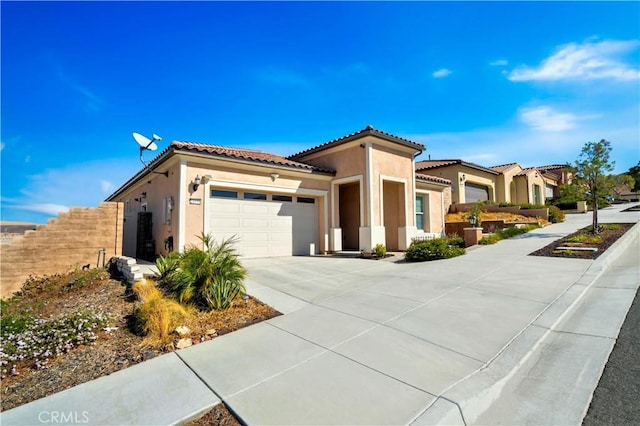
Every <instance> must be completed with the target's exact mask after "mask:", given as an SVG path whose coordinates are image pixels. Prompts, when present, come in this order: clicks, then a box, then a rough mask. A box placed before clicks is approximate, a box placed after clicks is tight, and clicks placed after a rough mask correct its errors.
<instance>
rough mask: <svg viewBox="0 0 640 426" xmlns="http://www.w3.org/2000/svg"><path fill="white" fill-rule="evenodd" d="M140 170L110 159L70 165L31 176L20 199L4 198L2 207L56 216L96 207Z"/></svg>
mask: <svg viewBox="0 0 640 426" xmlns="http://www.w3.org/2000/svg"><path fill="white" fill-rule="evenodd" d="M139 169H140V165H139V164H138V163H137V162H135V161H130V160H129V159H127V160H122V159H109V160H104V161H93V162H86V163H82V164H70V165H68V166H65V167H63V168H60V169H50V170H46V171H44V172H43V173H40V174H36V175H31V176H28V179H27V182H26V185H25V186H24V187H23V188H22V189H21V190H20V193H21V196H20V197H14V198H6V197H3V198H2V204H3V208H7V209H12V210H24V211H30V212H37V213H41V214H43V215H47V216H56V215H57V214H59V213H60V212H63V211H67V210H68V209H69V208H70V207H95V206H97V205H98V204H99V203H100V202H102V201H103V200H104V199H105V198H107V197H108V196H109V195H110V194H111V193H113V191H114V190H115V189H116V185H114V184H113V183H112V182H118V184H117V185H120V184H122V183H124V182H125V181H126V180H127V179H129V178H130V177H131V176H133V175H134V173H136V172H137V171H138V170H139Z"/></svg>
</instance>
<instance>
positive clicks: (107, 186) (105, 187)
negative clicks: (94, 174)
mask: <svg viewBox="0 0 640 426" xmlns="http://www.w3.org/2000/svg"><path fill="white" fill-rule="evenodd" d="M100 189H101V190H102V193H103V194H106V195H110V194H111V193H112V192H113V191H114V190H115V189H116V186H115V185H114V184H112V183H111V182H109V181H108V180H101V181H100Z"/></svg>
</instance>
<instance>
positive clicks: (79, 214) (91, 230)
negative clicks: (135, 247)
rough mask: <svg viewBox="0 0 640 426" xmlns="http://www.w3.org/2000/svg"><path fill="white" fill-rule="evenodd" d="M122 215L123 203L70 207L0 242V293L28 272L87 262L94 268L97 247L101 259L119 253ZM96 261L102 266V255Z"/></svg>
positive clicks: (65, 268) (3, 294) (19, 283)
mask: <svg viewBox="0 0 640 426" xmlns="http://www.w3.org/2000/svg"><path fill="white" fill-rule="evenodd" d="M123 219H124V204H123V203H115V202H108V203H107V202H105V203H101V204H100V205H99V206H98V207H95V208H86V207H73V208H71V209H70V210H69V211H68V212H65V213H60V214H59V215H58V217H57V218H55V219H50V220H49V222H48V223H47V224H46V225H38V227H37V228H36V230H35V231H27V232H26V233H25V234H24V236H23V237H22V238H15V239H14V240H13V241H11V242H10V243H6V244H1V245H0V296H1V297H2V298H6V297H9V296H11V294H13V293H15V292H16V291H18V290H19V289H20V287H22V284H23V283H24V281H25V280H26V279H27V278H28V277H29V276H30V275H33V276H42V275H52V274H56V273H63V272H67V271H69V270H71V269H73V268H75V267H82V266H83V265H87V264H89V265H90V266H91V267H92V268H95V267H96V266H97V263H98V251H99V250H100V249H104V252H105V254H104V258H105V261H108V260H109V259H110V258H112V257H114V256H119V255H121V254H122V226H123ZM99 263H100V266H102V255H100V260H99Z"/></svg>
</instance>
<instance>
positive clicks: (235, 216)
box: [207, 189, 318, 257]
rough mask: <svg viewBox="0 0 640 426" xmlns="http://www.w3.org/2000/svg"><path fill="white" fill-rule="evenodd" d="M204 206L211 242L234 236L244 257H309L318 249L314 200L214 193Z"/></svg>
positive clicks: (226, 191) (257, 194)
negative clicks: (211, 237)
mask: <svg viewBox="0 0 640 426" xmlns="http://www.w3.org/2000/svg"><path fill="white" fill-rule="evenodd" d="M207 204H208V212H207V214H208V218H209V232H210V233H211V234H212V236H213V238H215V240H216V241H221V240H222V239H226V238H229V237H231V236H233V235H236V236H237V237H238V242H237V244H236V247H237V248H238V251H239V253H240V255H241V256H243V257H271V256H291V255H309V254H310V253H314V254H315V252H316V250H317V248H318V241H317V240H318V209H317V203H316V200H315V199H314V198H309V197H296V196H290V195H277V194H275V195H272V194H265V193H255V192H242V191H229V190H215V189H213V190H211V191H210V199H209V202H208V203H207Z"/></svg>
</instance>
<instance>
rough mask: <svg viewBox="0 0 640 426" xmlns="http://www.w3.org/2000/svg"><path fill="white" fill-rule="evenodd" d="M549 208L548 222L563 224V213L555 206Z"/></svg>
mask: <svg viewBox="0 0 640 426" xmlns="http://www.w3.org/2000/svg"><path fill="white" fill-rule="evenodd" d="M548 207H549V222H551V223H560V222H564V212H563V211H562V210H560V209H559V208H558V207H556V206H548Z"/></svg>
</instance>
